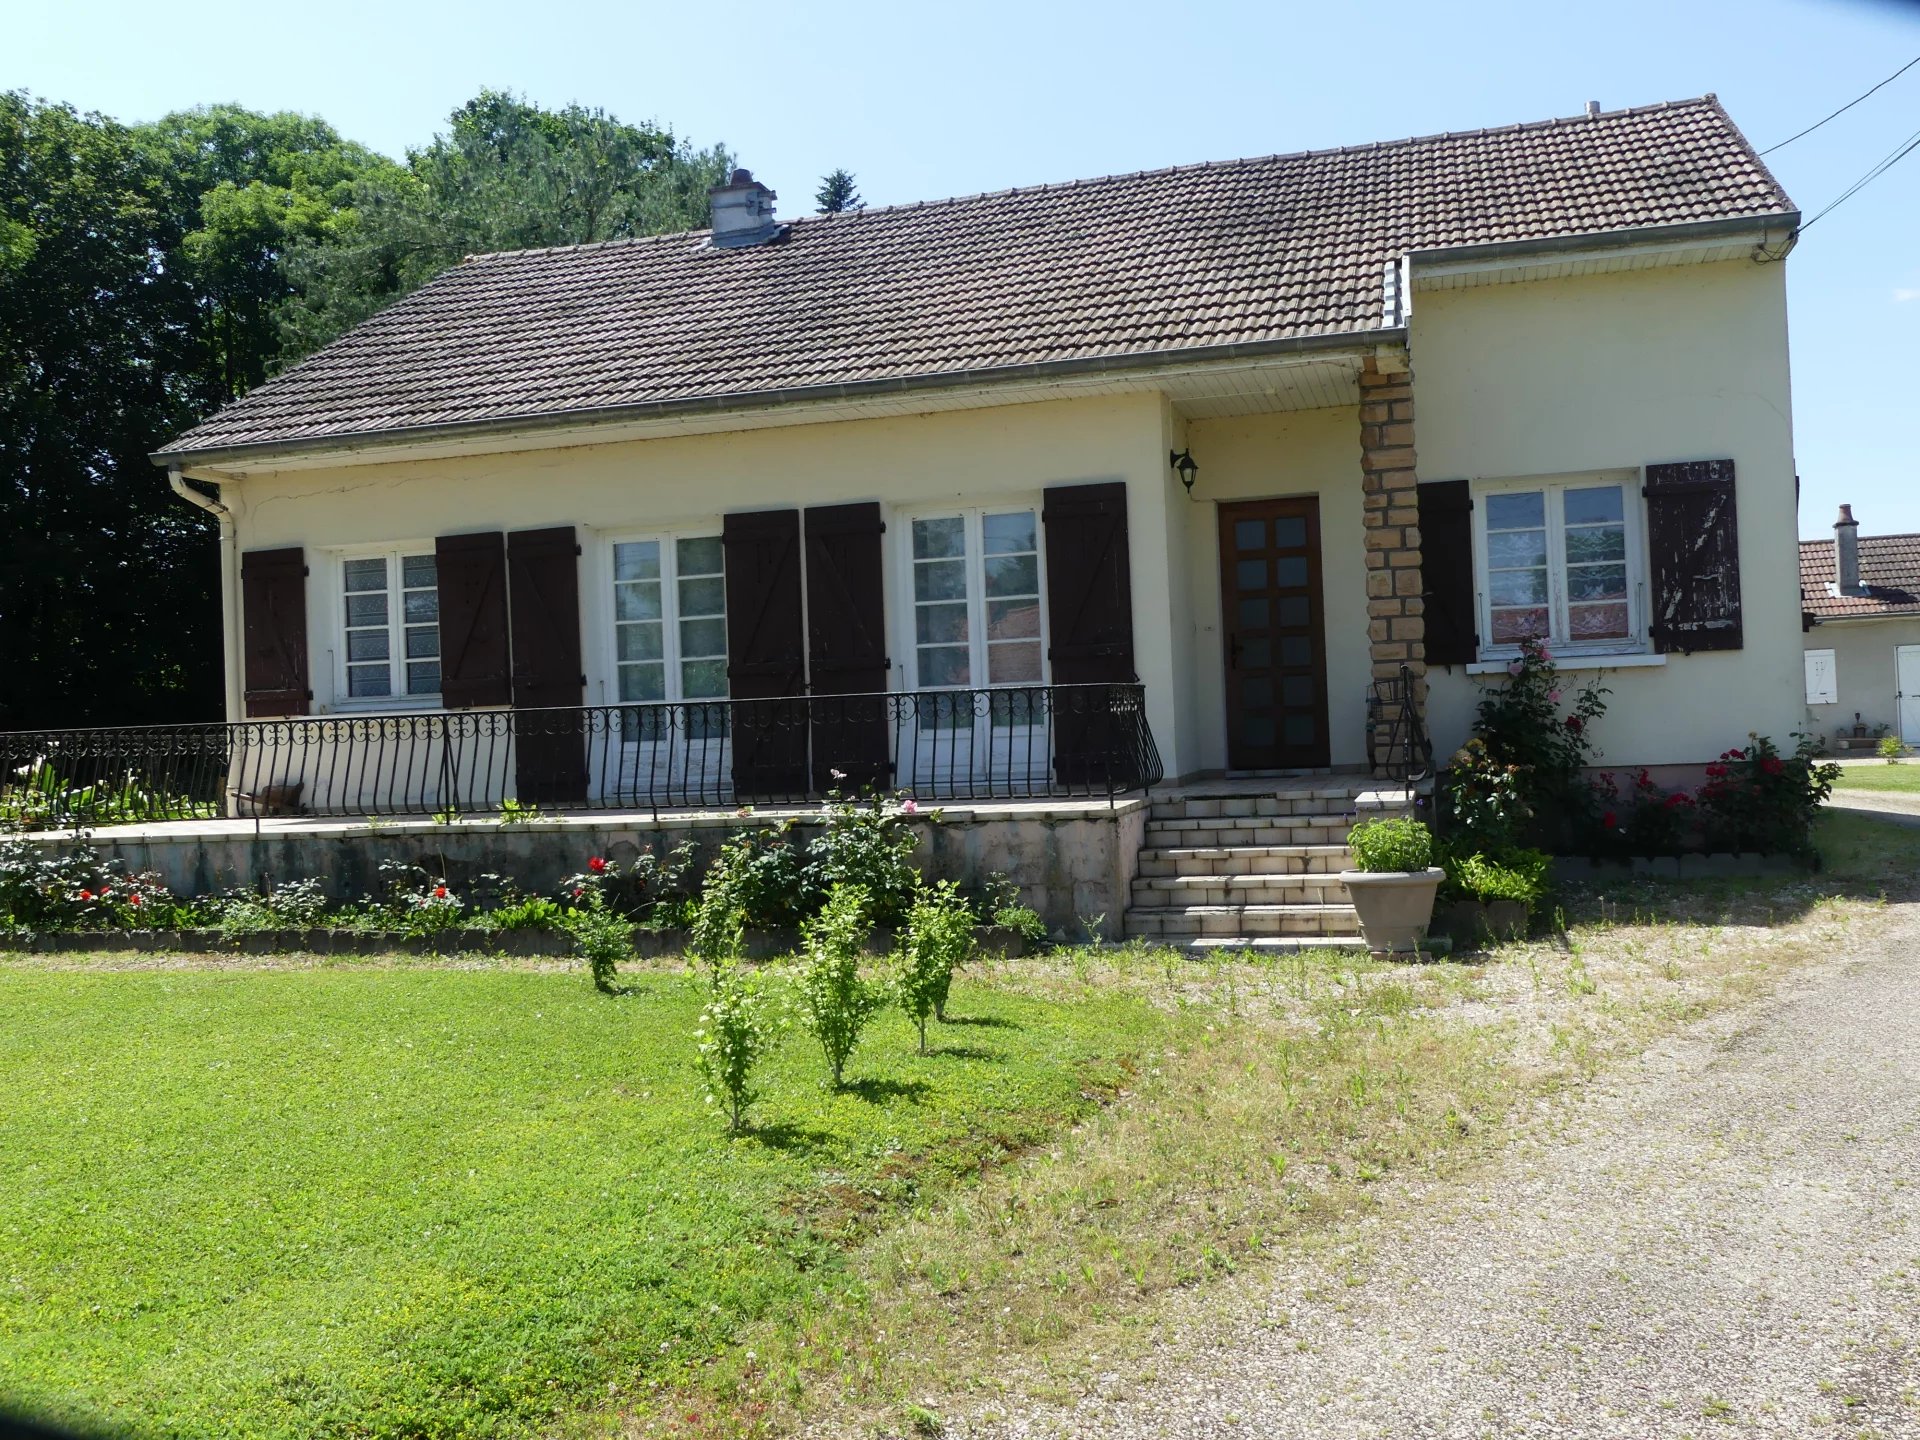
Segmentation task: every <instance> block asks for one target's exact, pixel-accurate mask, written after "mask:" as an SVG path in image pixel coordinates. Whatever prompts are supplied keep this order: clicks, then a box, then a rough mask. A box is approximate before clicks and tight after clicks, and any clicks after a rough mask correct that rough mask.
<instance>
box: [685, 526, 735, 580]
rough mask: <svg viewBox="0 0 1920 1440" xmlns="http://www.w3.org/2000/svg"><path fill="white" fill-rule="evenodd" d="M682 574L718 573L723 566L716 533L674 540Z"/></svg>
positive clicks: (718, 538)
mask: <svg viewBox="0 0 1920 1440" xmlns="http://www.w3.org/2000/svg"><path fill="white" fill-rule="evenodd" d="M674 546H675V552H676V557H677V559H678V562H679V565H680V573H681V574H682V575H718V574H719V573H720V572H721V570H723V569H724V568H725V562H724V561H723V560H722V558H721V550H720V537H719V536H718V535H697V536H693V537H691V538H689V539H685V540H676V541H675V542H674Z"/></svg>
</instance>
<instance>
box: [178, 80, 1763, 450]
mask: <svg viewBox="0 0 1920 1440" xmlns="http://www.w3.org/2000/svg"><path fill="white" fill-rule="evenodd" d="M1792 210H1793V204H1792V202H1791V201H1790V200H1789V199H1788V198H1787V196H1786V194H1785V192H1783V191H1782V190H1781V188H1780V186H1779V185H1778V183H1776V182H1775V180H1774V179H1773V177H1772V176H1771V175H1770V174H1769V173H1768V172H1767V170H1766V167H1765V166H1763V165H1762V164H1761V163H1760V161H1759V160H1758V159H1757V158H1756V157H1755V155H1754V153H1753V150H1752V148H1751V147H1750V146H1749V145H1748V144H1747V142H1746V140H1745V138H1744V137H1743V136H1742V135H1741V134H1740V132H1739V131H1738V130H1737V129H1736V128H1735V127H1734V125H1733V122H1732V121H1731V120H1729V119H1728V118H1727V115H1726V112H1725V111H1723V110H1722V109H1721V108H1720V105H1719V102H1718V101H1716V100H1715V99H1713V97H1711V96H1708V97H1706V98H1704V99H1699V100H1686V101H1678V102H1671V103H1667V104H1663V105H1657V106H1650V107H1645V108H1641V109H1635V110H1621V111H1615V112H1612V113H1608V114H1601V115H1594V116H1585V115H1583V116H1580V117H1577V118H1575V119H1569V120H1552V121H1544V122H1541V123H1538V124H1531V125H1519V126H1513V127H1510V128H1506V129H1499V130H1480V131H1470V132H1464V133H1461V134H1453V135H1434V136H1428V137H1425V138H1422V139H1416V140H1401V141H1395V142H1392V143H1387V144H1376V145H1367V146H1361V147H1355V148H1343V149H1339V150H1322V151H1315V152H1311V153H1306V154H1297V155H1280V156H1271V157H1268V158H1265V159H1257V160H1234V161H1227V162H1223V163H1217V164H1206V165H1195V166H1187V167H1182V168H1178V169H1172V170H1156V171H1149V172H1143V173H1140V174H1135V175H1120V176H1110V177H1107V178H1105V179H1099V180H1083V181H1077V182H1074V183H1072V184H1065V185H1050V186H1041V187H1037V188H1030V189H1023V190H1008V191H1003V192H1001V193H999V194H993V195H975V196H970V197H967V198H965V199H958V200H944V201H937V202H931V203H925V204H918V205H907V206H900V207H895V208H891V209H885V210H868V211H864V212H859V213H853V214H847V215H838V216H827V217H810V218H807V219H803V220H797V221H795V222H793V224H792V226H791V228H790V230H789V231H788V233H787V235H786V236H785V238H784V239H782V240H779V241H775V242H773V243H770V244H766V245H762V246H757V247H752V248H746V249H737V250H717V249H713V248H711V247H708V246H706V245H705V244H704V243H703V241H704V237H705V233H706V232H704V231H697V232H692V233H690V234H680V235H662V236H652V237H649V238H646V239H640V240H624V241H611V242H608V243H605V244H599V245H580V246H574V247H570V248H566V249H558V250H525V251H515V252H507V253H503V254H497V255H481V256H475V257H473V258H470V259H468V260H466V261H465V262H464V263H462V264H459V265H456V266H454V267H453V268H452V269H450V270H448V271H447V272H446V273H445V274H443V275H441V276H440V277H439V278H438V279H436V280H434V281H433V282H431V283H430V284H428V285H426V286H425V287H423V288H422V289H420V290H418V291H416V292H415V293H414V294H413V295H411V296H409V297H407V298H406V299H405V300H402V301H400V302H399V303H398V304H396V305H394V306H392V307H391V308H389V309H388V310H386V311H385V312H383V313H382V314H380V315H378V316H376V317H374V318H373V319H371V320H369V321H367V322H366V323H365V324H363V325H361V326H360V327H358V328H357V329H355V330H354V331H352V332H351V333H349V334H347V335H346V336H344V337H342V338H341V339H339V340H337V341H335V342H334V343H333V344H332V345H330V346H328V347H327V348H326V349H324V350H322V351H320V352H319V353H318V354H316V355H314V356H313V357H311V358H310V359H308V360H307V361H305V362H304V363H302V364H300V365H298V366H296V367H294V368H293V369H291V370H289V371H288V372H287V373H286V374H284V375H281V376H280V377H278V378H277V379H275V380H273V381H271V382H269V383H268V384H266V385H263V386H261V387H260V388H259V389H257V390H255V391H253V393H251V394H250V395H247V396H246V397H245V398H243V399H241V400H239V401H236V402H235V403H234V404H232V405H229V406H228V407H227V408H226V409H224V410H222V411H220V412H219V413H218V414H216V415H215V416H213V417H212V418H211V419H209V420H208V421H206V422H205V423H204V424H202V425H200V426H198V427H197V428H195V429H193V430H190V431H188V432H187V433H186V434H185V435H183V436H181V437H180V438H179V439H178V440H176V441H175V442H174V443H173V445H172V446H171V447H169V450H168V451H167V452H165V453H169V454H181V453H184V452H191V451H199V452H206V451H214V450H225V449H231V448H235V447H244V446H249V445H259V444H276V443H281V444H284V443H288V442H302V441H309V440H321V439H329V438H339V437H351V436H355V435H370V434H373V433H376V432H382V431H391V430H396V429H411V428H426V429H431V428H434V427H441V426H454V425H461V424H473V423H486V422H499V421H502V420H511V419H521V418H526V419H532V418H536V417H554V416H561V415H566V414H568V413H572V412H584V411H592V412H605V411H608V410H618V409H621V408H624V407H640V406H648V405H662V404H667V405H671V404H675V403H700V402H706V403H719V402H722V401H725V400H730V399H732V398H733V397H738V398H739V399H740V400H741V401H743V402H749V401H751V400H752V399H753V398H754V397H755V396H765V395H767V394H768V393H769V392H780V393H781V394H785V393H786V392H790V391H792V390H795V389H801V388H806V387H824V386H841V385H858V384H860V383H861V382H870V381H902V380H907V381H913V382H916V383H924V382H926V381H927V380H928V378H929V377H938V376H949V375H951V376H956V377H959V376H964V375H967V374H969V373H971V372H979V371H993V370H996V369H1001V368H1004V367H1015V366H1022V365H1029V364H1034V363H1039V362H1048V361H1054V362H1069V363H1072V362H1099V361H1102V360H1109V361H1110V360H1112V359H1113V358H1115V357H1123V356H1124V357H1141V356H1146V357H1153V356H1159V355H1168V356H1172V355H1177V354H1179V353H1181V352H1184V351H1189V350H1196V349H1204V348H1207V347H1218V346H1231V345H1236V344H1244V343H1248V342H1269V341H1288V340H1294V339H1301V338H1306V337H1313V336H1327V335H1343V334H1351V333H1355V332H1363V331H1368V330H1373V329H1376V328H1379V327H1380V326H1381V324H1382V299H1383V296H1382V288H1383V277H1384V273H1385V269H1386V266H1387V264H1388V262H1389V261H1391V260H1397V259H1398V258H1399V257H1400V256H1401V255H1403V254H1404V253H1405V252H1407V251H1409V250H1416V249H1436V248H1442V247H1450V246H1456V245H1470V244H1480V243H1491V242H1499V241H1516V240H1536V239H1546V238H1550V237H1556V236H1575V235H1584V234H1593V233H1596V232H1604V231H1610V230H1623V229H1629V228H1636V227H1641V226H1655V225H1676V224H1684V223H1687V222H1692V221H1711V220H1725V219H1736V218H1744V217H1764V216H1777V215H1782V214H1789V213H1791V212H1792Z"/></svg>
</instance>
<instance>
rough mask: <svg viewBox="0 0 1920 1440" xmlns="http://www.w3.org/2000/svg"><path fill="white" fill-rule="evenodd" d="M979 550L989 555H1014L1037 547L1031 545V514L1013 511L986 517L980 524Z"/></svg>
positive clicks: (1032, 537)
mask: <svg viewBox="0 0 1920 1440" xmlns="http://www.w3.org/2000/svg"><path fill="white" fill-rule="evenodd" d="M980 535H981V547H980V548H981V549H983V550H984V551H986V553H987V554H989V555H1016V554H1020V553H1022V552H1024V551H1029V550H1034V549H1037V548H1038V547H1037V546H1036V545H1035V544H1034V543H1033V542H1034V534H1033V512H1032V511H1031V510H1015V511H1011V512H1009V513H1008V514H1005V515H988V516H986V517H985V518H984V519H982V520H981V522H980Z"/></svg>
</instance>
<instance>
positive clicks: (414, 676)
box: [407, 660, 440, 695]
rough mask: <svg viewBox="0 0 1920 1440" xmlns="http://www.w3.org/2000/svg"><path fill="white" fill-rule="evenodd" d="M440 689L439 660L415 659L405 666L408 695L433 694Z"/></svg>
mask: <svg viewBox="0 0 1920 1440" xmlns="http://www.w3.org/2000/svg"><path fill="white" fill-rule="evenodd" d="M439 689H440V662H439V661H438V660H429V661H425V662H419V661H416V662H414V663H412V664H410V665H408V666H407V693H408V694H409V695H433V694H437V693H438V692H439Z"/></svg>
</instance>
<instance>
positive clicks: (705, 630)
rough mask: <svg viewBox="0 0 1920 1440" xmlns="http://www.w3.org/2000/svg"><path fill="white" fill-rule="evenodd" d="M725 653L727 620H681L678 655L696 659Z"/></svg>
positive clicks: (687, 658)
mask: <svg viewBox="0 0 1920 1440" xmlns="http://www.w3.org/2000/svg"><path fill="white" fill-rule="evenodd" d="M726 653H727V622H726V621H724V620H682V621H681V622H680V656H681V658H682V659H685V660H698V659H703V658H708V657H712V656H718V655H725V654H726Z"/></svg>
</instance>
